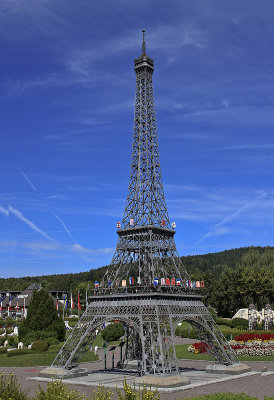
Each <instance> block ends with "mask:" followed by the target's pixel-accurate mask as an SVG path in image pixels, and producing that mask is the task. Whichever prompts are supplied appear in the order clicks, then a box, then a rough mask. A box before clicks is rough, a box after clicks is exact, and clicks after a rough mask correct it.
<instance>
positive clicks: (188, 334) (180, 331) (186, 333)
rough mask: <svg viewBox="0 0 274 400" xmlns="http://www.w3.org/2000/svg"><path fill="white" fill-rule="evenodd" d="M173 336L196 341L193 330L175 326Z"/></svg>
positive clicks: (196, 337)
mask: <svg viewBox="0 0 274 400" xmlns="http://www.w3.org/2000/svg"><path fill="white" fill-rule="evenodd" d="M175 335H176V336H179V337H181V338H189V339H198V336H197V333H196V331H195V330H194V329H186V328H181V327H180V326H177V328H176V330H175Z"/></svg>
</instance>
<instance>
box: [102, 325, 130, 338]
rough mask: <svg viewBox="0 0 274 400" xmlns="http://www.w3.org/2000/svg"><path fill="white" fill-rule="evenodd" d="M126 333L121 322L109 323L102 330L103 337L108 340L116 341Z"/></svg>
mask: <svg viewBox="0 0 274 400" xmlns="http://www.w3.org/2000/svg"><path fill="white" fill-rule="evenodd" d="M123 334H124V327H123V325H122V324H121V323H116V322H115V323H113V324H109V325H108V326H107V327H106V328H105V329H103V330H102V334H101V335H102V338H103V339H104V340H106V341H107V342H114V341H115V340H119V339H120V337H121V336H123Z"/></svg>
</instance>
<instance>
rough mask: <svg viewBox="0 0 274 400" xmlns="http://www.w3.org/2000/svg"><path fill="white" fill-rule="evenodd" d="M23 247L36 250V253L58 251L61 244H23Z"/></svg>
mask: <svg viewBox="0 0 274 400" xmlns="http://www.w3.org/2000/svg"><path fill="white" fill-rule="evenodd" d="M22 247H24V248H26V249H29V250H35V251H41V250H56V249H58V248H60V245H59V243H56V242H55V243H54V242H25V243H23V244H22Z"/></svg>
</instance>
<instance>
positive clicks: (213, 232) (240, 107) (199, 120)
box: [0, 0, 274, 277]
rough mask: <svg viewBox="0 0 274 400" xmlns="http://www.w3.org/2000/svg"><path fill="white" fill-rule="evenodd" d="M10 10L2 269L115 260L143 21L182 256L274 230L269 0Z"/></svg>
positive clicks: (273, 6) (6, 2) (6, 19)
mask: <svg viewBox="0 0 274 400" xmlns="http://www.w3.org/2000/svg"><path fill="white" fill-rule="evenodd" d="M0 20H1V23H0V54H1V57H0V74H1V80H0V115H1V118H0V132H1V146H0V166H1V175H0V187H1V191H0V276H1V277H9V276H24V275H41V274H51V273H65V272H79V271H86V270H89V269H91V268H96V267H99V266H102V265H106V264H108V263H109V262H110V261H111V258H112V255H113V252H114V249H115V246H116V240H117V237H116V222H117V221H121V220H122V215H123V211H124V207H125V201H126V196H127V188H128V181H129V172H130V157H131V144H132V129H133V115H134V95H135V74H134V70H133V61H134V58H135V57H137V56H139V55H140V53H141V37H142V35H141V30H142V29H143V28H145V29H146V31H147V33H146V41H147V52H148V54H149V55H150V56H151V57H152V58H153V59H154V62H155V72H154V76H153V79H154V94H155V105H156V117H157V126H158V136H159V145H160V159H161V168H162V175H163V182H164V190H165V196H166V202H167V207H168V211H169V216H170V219H171V220H172V221H173V220H174V221H176V225H177V233H176V236H175V240H176V244H177V248H178V251H179V253H180V255H188V254H203V253H208V252H215V251H220V250H223V249H230V248H235V247H241V246H249V245H260V246H266V245H273V236H274V235H273V234H274V228H273V227H274V202H273V197H274V183H273V172H274V157H273V150H274V141H273V128H274V112H273V111H274V90H273V86H274V83H273V82H274V81H273V79H274V78H273V77H274V56H273V54H274V51H273V50H274V39H273V38H274V3H273V1H272V0H270V1H268V0H262V1H260V2H258V1H257V0H256V1H253V0H230V1H224V0H196V1H193V0H190V1H188V0H181V1H172V0H171V1H168V2H167V1H162V0H160V1H159V0H158V1H150V0H146V1H140V0H135V1H134V2H132V1H126V0H115V1H104V0H102V1H100V2H99V1H93V0H89V1H88V0H77V1H75V0H59V1H54V0H39V1H37V0H1V2H0Z"/></svg>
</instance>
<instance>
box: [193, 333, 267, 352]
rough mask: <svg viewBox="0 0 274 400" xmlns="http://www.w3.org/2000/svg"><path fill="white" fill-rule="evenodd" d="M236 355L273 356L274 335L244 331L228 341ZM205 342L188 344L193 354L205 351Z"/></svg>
mask: <svg viewBox="0 0 274 400" xmlns="http://www.w3.org/2000/svg"><path fill="white" fill-rule="evenodd" d="M228 343H229V344H230V346H231V348H232V349H233V350H234V351H235V353H236V354H237V355H238V356H274V335H273V334H271V333H263V334H254V333H245V334H244V335H239V336H237V337H235V340H231V341H230V342H228ZM207 348H208V346H207V344H206V343H202V342H198V343H193V344H192V345H191V346H189V348H188V351H189V352H191V353H194V354H199V353H205V352H206V351H207Z"/></svg>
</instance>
